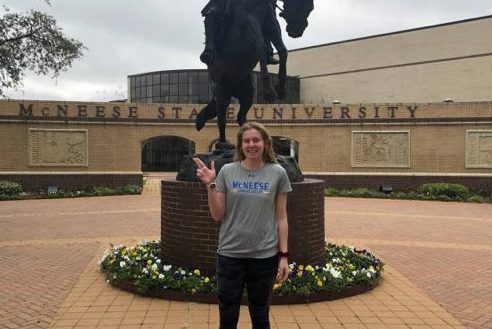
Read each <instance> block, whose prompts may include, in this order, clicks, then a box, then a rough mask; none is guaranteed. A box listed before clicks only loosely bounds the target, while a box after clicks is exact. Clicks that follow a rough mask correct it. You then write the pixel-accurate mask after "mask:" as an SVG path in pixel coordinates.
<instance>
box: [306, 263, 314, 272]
mask: <svg viewBox="0 0 492 329" xmlns="http://www.w3.org/2000/svg"><path fill="white" fill-rule="evenodd" d="M306 271H308V272H314V268H313V267H312V266H311V265H308V266H306Z"/></svg>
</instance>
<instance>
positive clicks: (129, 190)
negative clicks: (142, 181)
mask: <svg viewBox="0 0 492 329" xmlns="http://www.w3.org/2000/svg"><path fill="white" fill-rule="evenodd" d="M121 191H122V192H123V193H125V194H140V193H142V187H140V186H138V185H132V184H130V185H126V186H123V188H122V189H121Z"/></svg>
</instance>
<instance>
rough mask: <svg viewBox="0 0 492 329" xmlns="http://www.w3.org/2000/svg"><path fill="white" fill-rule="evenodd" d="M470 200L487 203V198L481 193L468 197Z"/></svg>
mask: <svg viewBox="0 0 492 329" xmlns="http://www.w3.org/2000/svg"><path fill="white" fill-rule="evenodd" d="M466 201H468V202H476V203H485V202H487V200H486V199H485V198H484V197H482V196H480V195H472V196H470V197H469V198H467V199H466Z"/></svg>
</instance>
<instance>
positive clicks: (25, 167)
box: [0, 16, 492, 192]
mask: <svg viewBox="0 0 492 329" xmlns="http://www.w3.org/2000/svg"><path fill="white" fill-rule="evenodd" d="M491 29H492V16H487V17H480V18H476V19H470V20H464V21H458V22H452V23H447V24H441V25H436V26H430V27H424V28H418V29H412V30H406V31H401V32H395V33H389V34H384V35H377V36H372V37H366V38H361V39H355V40H348V41H344V42H337V43H331V44H326V45H319V46H313V47H309V48H303V49H297V50H292V51H290V52H289V60H288V74H289V76H290V77H289V80H288V94H289V96H288V100H287V101H286V102H285V103H284V104H264V101H263V98H262V94H261V88H258V89H257V92H256V94H255V105H254V106H253V107H252V108H251V110H250V112H249V113H248V120H255V121H259V122H262V123H263V124H265V125H266V126H267V127H268V128H269V130H270V132H271V134H272V135H273V137H274V144H275V150H276V152H278V153H280V154H287V155H292V156H295V157H296V159H298V162H299V165H300V167H301V169H302V171H303V172H304V174H305V175H308V176H316V177H320V178H323V179H325V181H326V183H327V186H333V187H369V188H378V187H379V186H392V187H393V189H395V190H398V189H411V188H415V187H416V186H418V185H420V184H422V183H425V182H458V183H462V184H465V185H467V186H469V187H471V188H473V189H477V190H483V191H491V192H492V78H491V77H490V73H491V72H492V39H491V38H490V37H489V36H488V32H489V31H491ZM254 83H255V86H256V87H261V79H258V75H257V74H255V75H254ZM128 86H129V90H128V95H129V102H126V103H91V102H54V101H36V100H3V101H0V140H1V143H0V152H1V154H3V155H4V156H3V157H2V158H0V180H13V181H18V182H21V183H22V184H23V185H24V186H25V188H26V189H34V190H36V189H39V188H46V187H47V186H56V187H60V188H64V189H74V188H80V187H83V186H87V185H107V186H121V185H125V184H129V183H133V184H142V179H143V174H144V173H145V172H149V171H176V170H177V167H178V165H179V163H180V161H181V159H182V158H183V157H184V156H185V155H188V154H194V153H195V152H198V153H203V152H207V151H208V150H211V149H212V148H213V145H214V144H215V142H216V141H217V136H218V130H217V127H216V124H215V122H210V123H208V124H207V126H206V127H205V128H204V129H203V130H202V131H201V132H197V131H196V130H195V126H194V119H195V117H196V115H197V113H198V112H199V111H200V110H201V108H203V107H204V103H207V102H208V100H209V99H210V95H211V94H210V89H211V86H210V83H209V81H208V75H207V72H206V71H204V70H179V71H178V70H173V71H160V72H149V73H142V74H138V75H132V76H129V77H128ZM237 111H238V106H237V105H235V104H232V105H231V106H230V108H229V110H228V112H227V119H228V129H227V132H226V133H227V138H228V140H229V141H230V142H232V143H235V135H236V132H237V126H236V124H235V115H236V114H237Z"/></svg>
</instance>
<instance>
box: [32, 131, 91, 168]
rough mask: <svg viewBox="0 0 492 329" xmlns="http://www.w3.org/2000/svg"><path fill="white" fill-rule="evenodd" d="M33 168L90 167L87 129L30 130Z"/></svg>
mask: <svg viewBox="0 0 492 329" xmlns="http://www.w3.org/2000/svg"><path fill="white" fill-rule="evenodd" d="M29 164H30V165H31V166H52V167H81V166H88V164H89V163H88V142H87V130H85V129H29Z"/></svg>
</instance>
